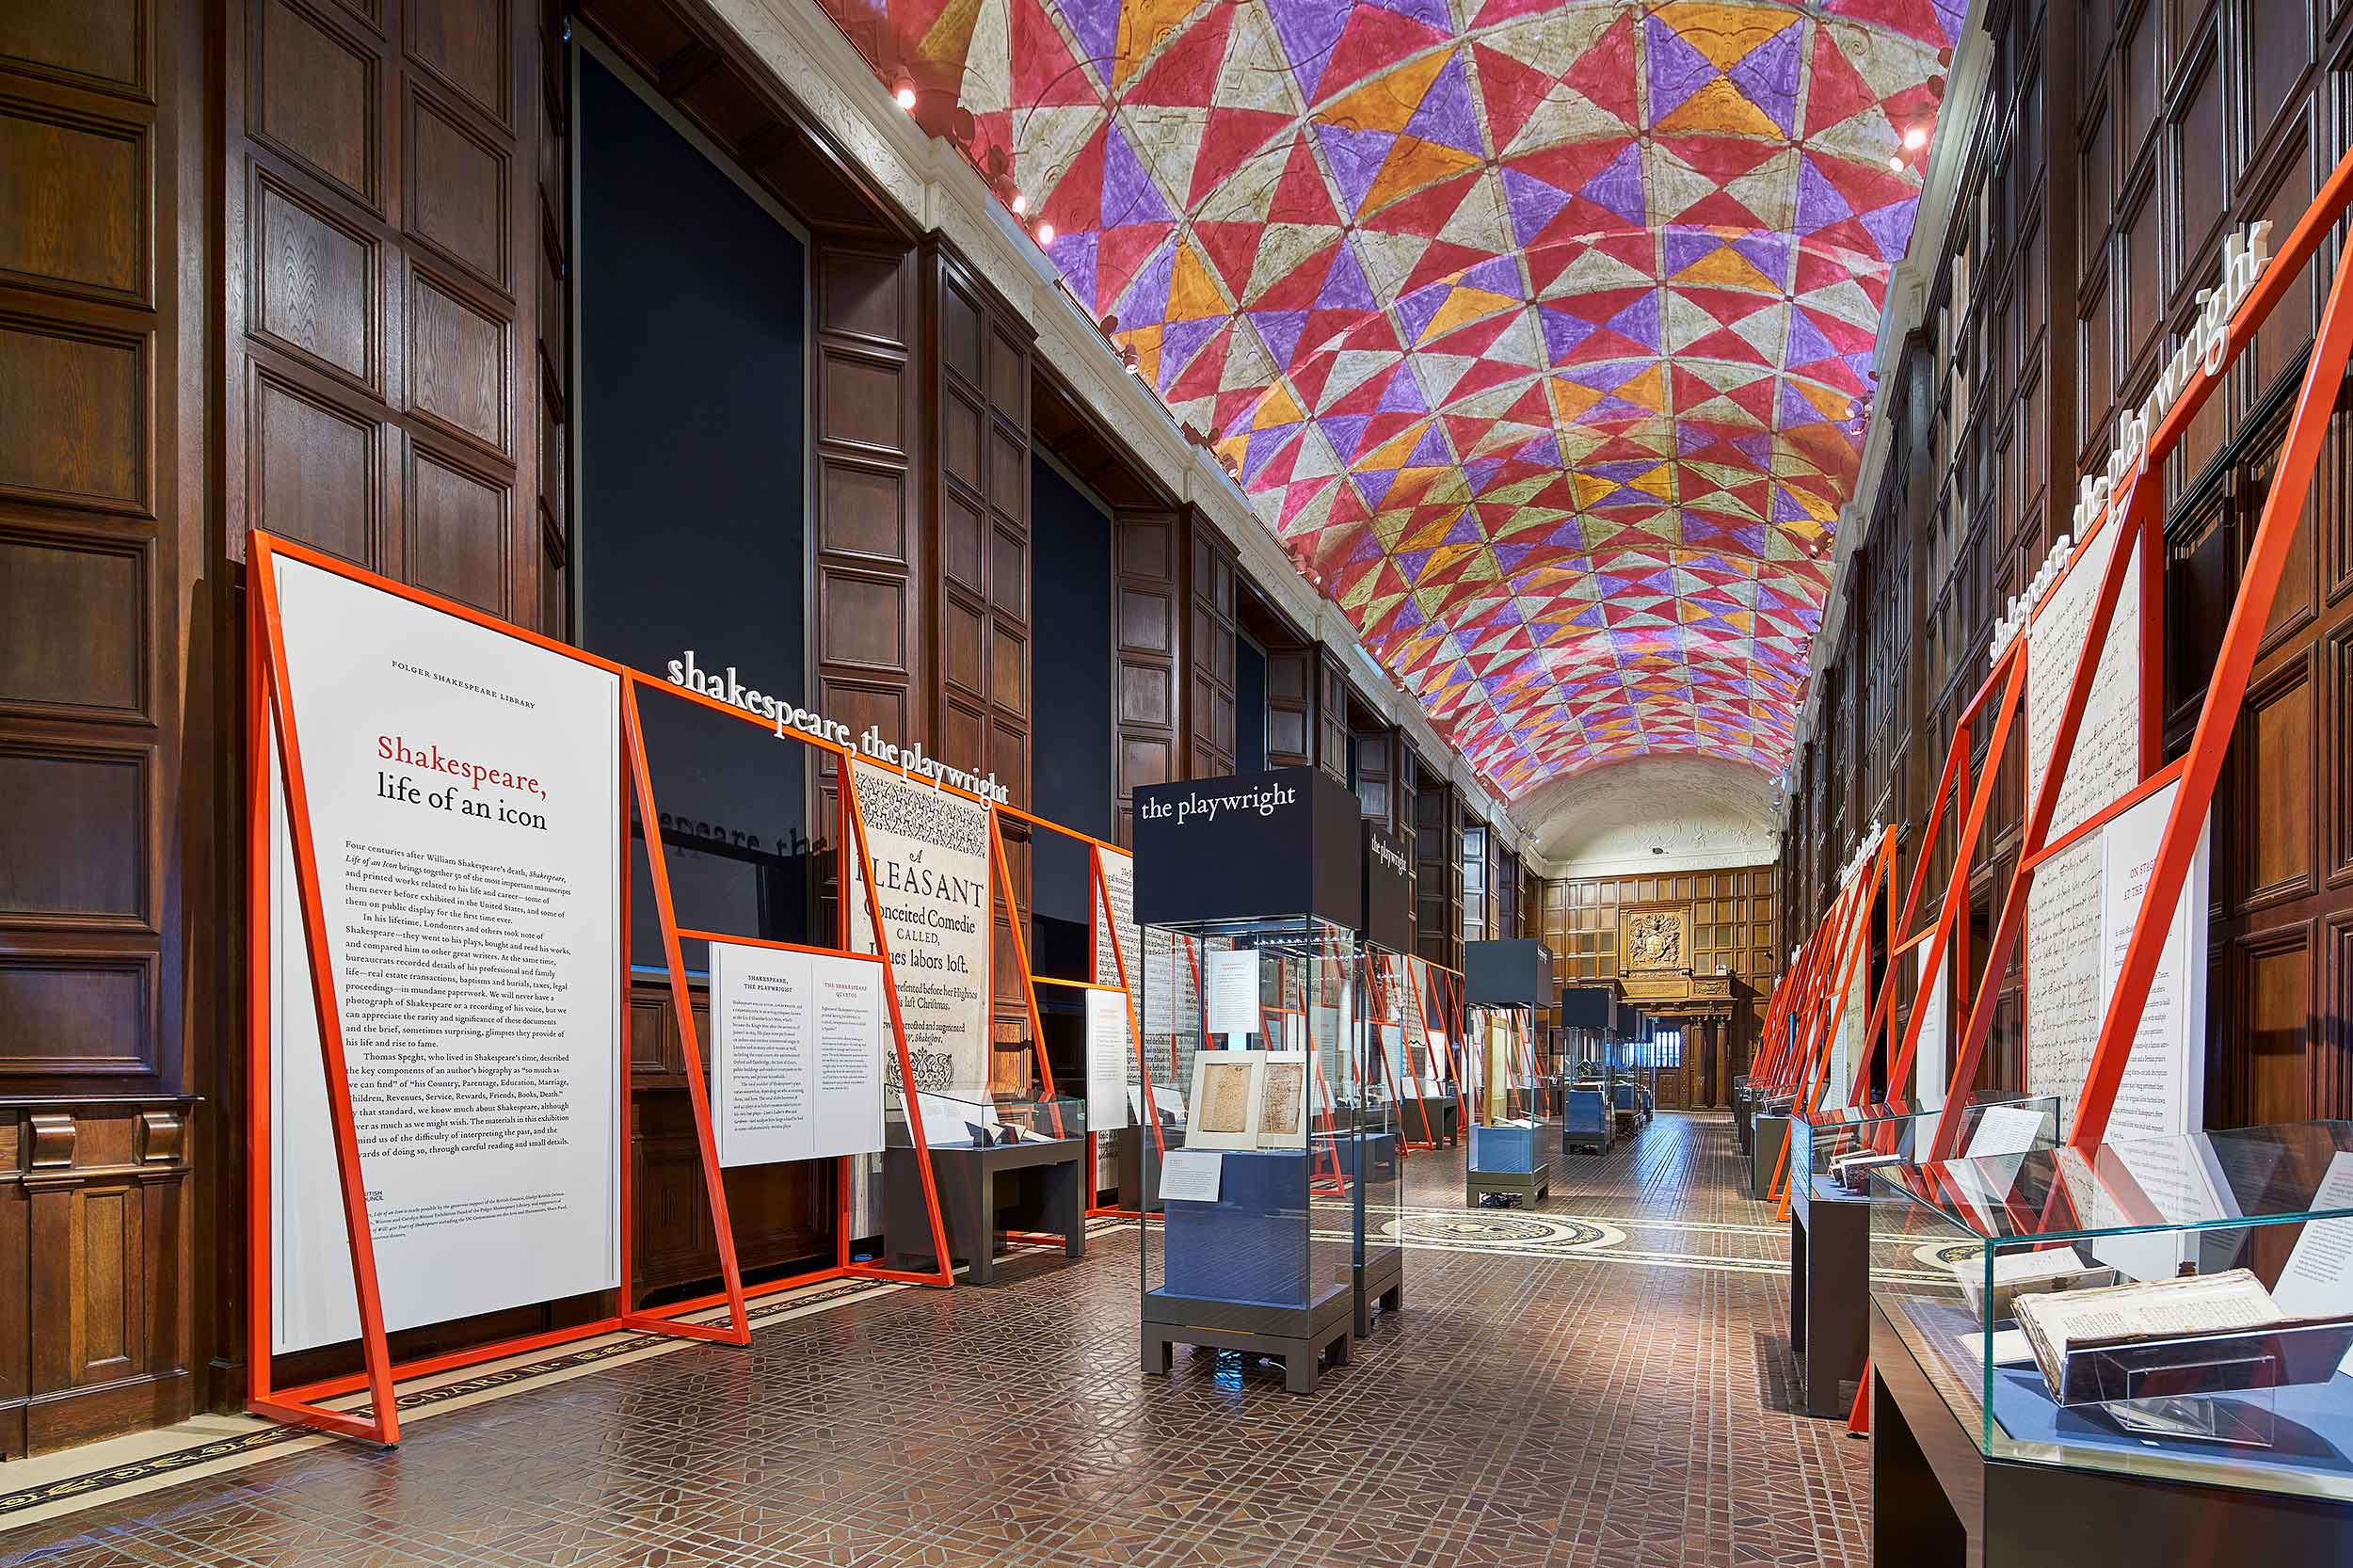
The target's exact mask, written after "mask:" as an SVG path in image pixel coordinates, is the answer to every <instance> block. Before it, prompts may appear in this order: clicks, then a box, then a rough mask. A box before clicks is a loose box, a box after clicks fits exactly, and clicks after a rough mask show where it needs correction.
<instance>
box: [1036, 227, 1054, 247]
mask: <svg viewBox="0 0 2353 1568" xmlns="http://www.w3.org/2000/svg"><path fill="white" fill-rule="evenodd" d="M1037 243H1038V244H1040V245H1051V244H1053V243H1054V226H1053V225H1052V224H1050V223H1041V224H1039V225H1038V226H1037Z"/></svg>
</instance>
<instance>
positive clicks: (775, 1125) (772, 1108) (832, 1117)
mask: <svg viewBox="0 0 2353 1568" xmlns="http://www.w3.org/2000/svg"><path fill="white" fill-rule="evenodd" d="M884 1014H885V1008H884V1002H883V972H882V966H881V965H880V964H876V963H872V962H870V961H868V960H865V959H861V958H846V957H842V956H840V955H838V954H833V953H822V952H784V951H782V950H780V949H776V948H769V947H760V946H757V945H755V944H752V943H747V942H713V943H712V944H711V1080H712V1103H711V1112H712V1117H711V1119H712V1134H713V1136H714V1139H715V1141H716V1143H717V1144H718V1150H719V1163H720V1164H722V1165H769V1164H775V1163H776V1162H777V1161H780V1160H830V1159H833V1158H835V1157H837V1156H840V1155H845V1154H876V1153H879V1152H881V1150H882V1146H883V1091H882V1086H883V1063H884V1060H885V1055H884V1047H883V1042H884V1023H883V1020H884Z"/></svg>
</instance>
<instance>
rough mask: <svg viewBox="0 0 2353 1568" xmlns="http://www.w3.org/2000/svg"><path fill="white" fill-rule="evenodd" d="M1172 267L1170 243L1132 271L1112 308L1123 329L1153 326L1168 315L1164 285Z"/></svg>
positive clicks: (1174, 265) (1173, 254)
mask: <svg viewBox="0 0 2353 1568" xmlns="http://www.w3.org/2000/svg"><path fill="white" fill-rule="evenodd" d="M1176 268H1177V247H1176V245H1175V244H1174V243H1173V242H1172V243H1169V244H1165V245H1162V246H1161V247H1160V248H1159V249H1158V250H1155V251H1154V252H1152V254H1151V255H1150V256H1149V257H1148V258H1146V259H1145V261H1144V264H1143V265H1142V266H1140V267H1138V268H1136V275H1135V277H1134V278H1133V279H1131V280H1129V281H1128V287H1127V289H1126V290H1125V291H1124V292H1123V293H1122V294H1121V295H1120V296H1119V299H1118V302H1117V303H1115V304H1114V305H1113V306H1112V310H1113V311H1115V312H1118V315H1119V324H1120V326H1122V327H1123V328H1134V327H1149V326H1156V325H1158V324H1159V323H1160V322H1161V321H1163V320H1165V319H1166V318H1167V316H1168V283H1169V279H1170V278H1171V277H1172V276H1173V275H1174V273H1175V271H1176Z"/></svg>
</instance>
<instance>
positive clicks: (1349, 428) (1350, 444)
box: [1316, 414, 1372, 462]
mask: <svg viewBox="0 0 2353 1568" xmlns="http://www.w3.org/2000/svg"><path fill="white" fill-rule="evenodd" d="M1371 423H1372V417H1371V416H1370V415H1369V414H1341V415H1336V416H1331V417H1327V418H1324V419H1320V420H1318V421H1316V428H1317V429H1319V430H1321V431H1322V432H1323V439H1324V440H1327V441H1330V442H1331V443H1332V450H1333V451H1335V452H1337V453H1338V454H1339V455H1340V460H1341V461H1342V462H1347V461H1348V460H1349V459H1351V458H1353V457H1354V456H1356V448H1357V446H1358V445H1359V443H1361V442H1362V441H1363V440H1364V439H1365V426H1366V425H1368V424H1371Z"/></svg>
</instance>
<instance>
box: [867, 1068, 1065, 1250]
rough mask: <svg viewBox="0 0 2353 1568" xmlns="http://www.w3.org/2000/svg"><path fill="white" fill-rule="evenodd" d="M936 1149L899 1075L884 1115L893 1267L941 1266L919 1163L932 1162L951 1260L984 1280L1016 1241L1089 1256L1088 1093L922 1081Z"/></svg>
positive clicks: (920, 1098)
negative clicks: (1049, 1243) (997, 1090)
mask: <svg viewBox="0 0 2353 1568" xmlns="http://www.w3.org/2000/svg"><path fill="white" fill-rule="evenodd" d="M915 1106H916V1112H917V1116H919V1117H920V1119H921V1122H922V1124H923V1125H922V1138H923V1142H924V1144H927V1145H928V1147H926V1148H920V1149H919V1148H918V1147H917V1146H916V1136H915V1125H914V1119H913V1118H910V1117H909V1116H908V1115H907V1114H906V1108H905V1104H904V1100H903V1099H902V1097H901V1096H900V1095H899V1093H898V1090H897V1085H896V1084H895V1082H894V1083H893V1084H892V1086H891V1089H890V1092H889V1093H888V1095H887V1096H886V1112H885V1115H884V1118H883V1140H884V1147H883V1250H884V1252H885V1254H886V1255H887V1256H888V1259H889V1265H890V1267H892V1268H898V1269H910V1270H931V1269H935V1268H937V1267H938V1266H939V1262H938V1249H937V1247H936V1245H935V1242H934V1240H933V1235H932V1225H931V1210H930V1208H929V1207H928V1206H927V1205H926V1203H925V1200H924V1194H923V1175H922V1170H921V1166H920V1163H919V1162H920V1161H925V1160H928V1162H929V1163H930V1166H931V1171H932V1188H933V1192H934V1193H935V1194H936V1198H937V1201H938V1205H939V1218H940V1224H941V1227H942V1233H943V1234H944V1235H945V1236H946V1238H947V1242H948V1252H949V1256H950V1258H951V1259H952V1262H953V1263H954V1264H957V1265H961V1266H962V1267H963V1269H964V1277H965V1279H966V1280H967V1281H968V1282H969V1283H971V1284H974V1285H985V1284H988V1283H989V1282H990V1281H991V1280H992V1279H994V1278H995V1275H996V1261H997V1256H998V1254H999V1252H1000V1251H1001V1250H1002V1249H1003V1248H1004V1247H1005V1246H1007V1245H1009V1244H1019V1243H1034V1242H1037V1241H1040V1240H1048V1239H1051V1240H1057V1241H1059V1242H1060V1243H1061V1245H1062V1247H1063V1250H1064V1253H1065V1254H1066V1255H1067V1256H1071V1257H1083V1256H1086V1208H1087V1199H1088V1196H1089V1189H1090V1188H1091V1187H1092V1186H1093V1180H1092V1173H1091V1172H1089V1171H1087V1170H1086V1169H1085V1165H1086V1101H1085V1100H1084V1099H1082V1098H1076V1097H1073V1096H1062V1095H1043V1094H1027V1095H1024V1094H999V1095H991V1096H981V1095H976V1094H973V1093H971V1092H969V1091H965V1092H962V1093H949V1092H941V1093H936V1094H935V1093H931V1092H927V1091H924V1090H920V1089H919V1090H918V1091H917V1092H916V1096H915Z"/></svg>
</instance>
